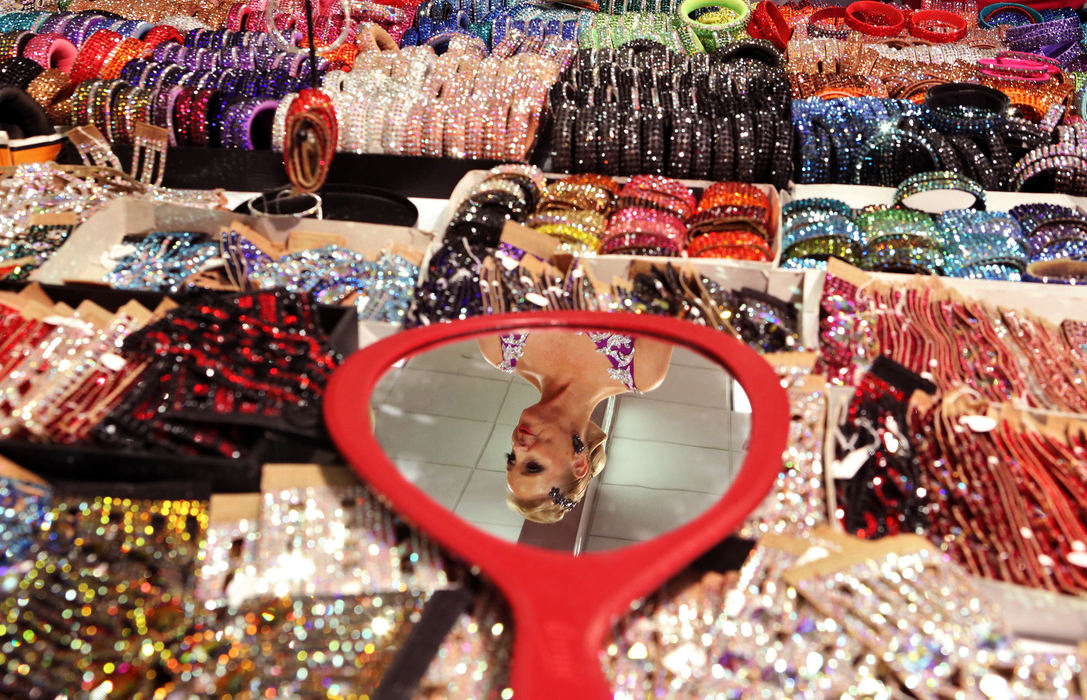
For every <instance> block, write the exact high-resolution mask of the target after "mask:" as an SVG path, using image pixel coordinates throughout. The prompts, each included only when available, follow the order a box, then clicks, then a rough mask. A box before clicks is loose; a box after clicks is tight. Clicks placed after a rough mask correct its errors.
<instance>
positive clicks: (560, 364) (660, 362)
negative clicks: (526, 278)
mask: <svg viewBox="0 0 1087 700" xmlns="http://www.w3.org/2000/svg"><path fill="white" fill-rule="evenodd" d="M738 389H739V387H738V385H734V383H733V382H732V380H731V377H730V376H729V375H728V373H727V372H726V371H725V370H724V369H723V368H721V367H719V366H718V365H716V364H714V363H712V362H710V361H708V360H706V359H704V358H702V357H701V356H700V355H698V354H696V353H694V352H691V351H689V350H686V349H685V348H682V347H679V346H673V345H672V344H671V343H668V342H664V341H660V340H657V339H654V338H649V337H631V336H626V335H620V334H616V333H611V332H607V331H600V332H594V331H588V332H575V331H562V330H533V331H531V332H516V331H511V332H505V333H502V334H492V335H484V336H479V337H478V338H475V339H472V340H466V341H462V342H459V343H454V344H450V345H444V346H441V347H438V348H435V349H433V350H430V351H427V352H424V353H421V354H419V355H417V356H415V357H412V358H411V359H409V360H407V361H406V362H404V363H401V364H400V365H398V366H397V367H394V368H391V369H390V370H389V371H388V372H387V373H386V374H385V375H384V376H383V377H382V379H381V381H380V382H379V383H378V386H377V388H376V389H375V391H374V395H373V410H374V416H375V420H374V425H375V430H376V437H377V439H378V441H379V442H380V443H381V446H382V448H383V449H384V450H385V452H386V454H387V455H388V456H389V457H390V459H391V460H392V461H393V462H394V463H395V464H396V465H397V467H398V468H399V469H400V471H401V473H402V474H403V475H404V476H405V477H406V478H407V479H408V480H409V481H412V482H413V483H414V484H415V485H416V486H418V487H419V488H420V489H422V490H423V491H424V492H426V493H427V494H428V495H429V496H431V497H432V498H434V499H435V500H436V501H438V502H439V503H441V504H442V505H444V506H445V507H447V508H449V509H451V510H452V511H454V513H456V514H457V515H459V516H460V517H462V518H463V519H465V520H467V521H468V522H471V523H472V524H474V525H476V526H477V527H479V528H481V529H483V530H485V531H487V532H489V533H491V534H493V535H495V536H498V537H501V538H503V539H507V540H512V541H518V542H521V543H527V544H533V545H536V546H541V547H547V548H551V549H561V550H565V551H570V552H573V553H575V554H577V553H581V552H584V551H596V550H603V549H611V548H615V547H622V546H626V545H628V544H632V543H634V542H637V541H642V540H645V539H650V538H652V537H655V536H657V535H659V534H661V533H663V532H667V531H668V530H671V529H674V528H675V527H678V526H679V525H682V524H684V523H685V522H687V521H689V520H690V519H692V518H694V517H696V516H697V515H699V514H700V513H701V512H703V511H704V510H706V509H707V508H709V507H710V506H711V505H712V504H713V503H715V502H716V501H717V500H718V499H719V498H720V496H721V494H723V493H724V492H725V491H726V490H727V489H728V486H729V484H730V483H731V481H732V478H733V475H734V473H735V472H736V471H738V470H739V468H740V465H741V463H742V462H743V456H744V451H745V449H746V439H747V433H748V428H749V426H750V420H749V418H750V414H749V413H748V412H745V410H746V411H749V410H750V409H748V408H747V407H746V405H740V404H746V402H745V401H737V398H738V397H739V398H741V399H742V392H739V391H738Z"/></svg>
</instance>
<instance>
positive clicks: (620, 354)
mask: <svg viewBox="0 0 1087 700" xmlns="http://www.w3.org/2000/svg"><path fill="white" fill-rule="evenodd" d="M528 336H529V334H528V333H509V334H507V335H503V336H501V338H500V340H501V345H502V361H501V362H500V363H499V365H498V369H500V370H502V371H503V372H507V373H509V372H513V370H514V368H515V367H517V362H518V360H520V359H521V356H522V355H524V353H525V343H527V342H528ZM588 336H589V338H590V339H591V340H592V341H593V344H594V345H596V351H597V352H599V353H600V354H601V355H603V356H604V357H606V358H608V362H610V363H611V369H609V370H608V376H609V377H611V378H612V379H614V380H615V381H617V382H620V383H621V384H622V385H623V386H625V387H626V388H627V390H628V391H631V392H634V393H641V392H639V391H638V388H637V387H636V386H634V339H633V338H631V337H630V336H627V335H621V334H619V333H608V332H607V331H600V332H593V331H589V332H588Z"/></svg>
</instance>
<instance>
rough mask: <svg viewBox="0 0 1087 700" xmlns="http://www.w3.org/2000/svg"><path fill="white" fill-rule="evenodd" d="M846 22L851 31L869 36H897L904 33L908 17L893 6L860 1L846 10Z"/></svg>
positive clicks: (868, 0)
mask: <svg viewBox="0 0 1087 700" xmlns="http://www.w3.org/2000/svg"><path fill="white" fill-rule="evenodd" d="M845 22H846V24H848V25H849V26H850V28H851V29H854V30H856V31H858V32H861V33H862V34H868V35H869V36H895V35H897V34H900V33H901V32H902V28H903V27H904V26H905V24H906V16H905V15H904V14H903V13H902V11H901V10H899V9H898V8H896V7H894V6H893V5H888V4H886V3H882V2H873V1H872V0H859V2H853V3H850V4H849V5H848V6H847V7H846V8H845Z"/></svg>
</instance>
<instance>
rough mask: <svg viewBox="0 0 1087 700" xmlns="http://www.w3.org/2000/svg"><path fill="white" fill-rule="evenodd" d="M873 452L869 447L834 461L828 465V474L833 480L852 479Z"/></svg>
mask: <svg viewBox="0 0 1087 700" xmlns="http://www.w3.org/2000/svg"><path fill="white" fill-rule="evenodd" d="M873 454H875V451H874V450H873V449H872V448H871V447H862V448H860V449H859V450H853V451H852V452H850V453H849V454H847V455H846V456H845V457H842V458H841V459H838V460H835V461H834V462H833V463H832V464H831V465H830V473H831V474H832V475H833V476H834V478H835V479H852V478H853V475H854V474H856V473H857V471H858V470H859V469H860V468H861V467H863V466H864V463H865V462H867V461H868V460H869V459H870V458H871V457H872V455H873Z"/></svg>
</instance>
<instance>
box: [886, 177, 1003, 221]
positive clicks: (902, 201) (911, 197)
mask: <svg viewBox="0 0 1087 700" xmlns="http://www.w3.org/2000/svg"><path fill="white" fill-rule="evenodd" d="M937 191H950V192H958V193H962V196H955V195H953V194H952V195H946V194H945V195H940V196H936V197H928V196H925V195H926V193H929V192H937ZM963 199H967V200H968V201H967V202H963V201H959V200H963ZM893 202H894V204H895V206H898V205H902V206H905V207H909V208H911V209H919V210H921V211H927V212H932V213H936V212H941V211H947V210H950V209H966V208H970V209H979V210H984V209H985V190H984V189H983V188H982V186H981V185H980V184H978V183H976V182H974V181H973V180H970V179H968V178H965V177H963V176H962V175H959V174H958V173H954V172H951V171H947V170H941V171H934V172H926V173H917V174H916V175H911V176H910V177H908V178H906V179H905V180H904V181H902V183H901V184H900V185H899V186H898V189H896V190H895V194H894V199H893ZM944 205H946V206H944Z"/></svg>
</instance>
